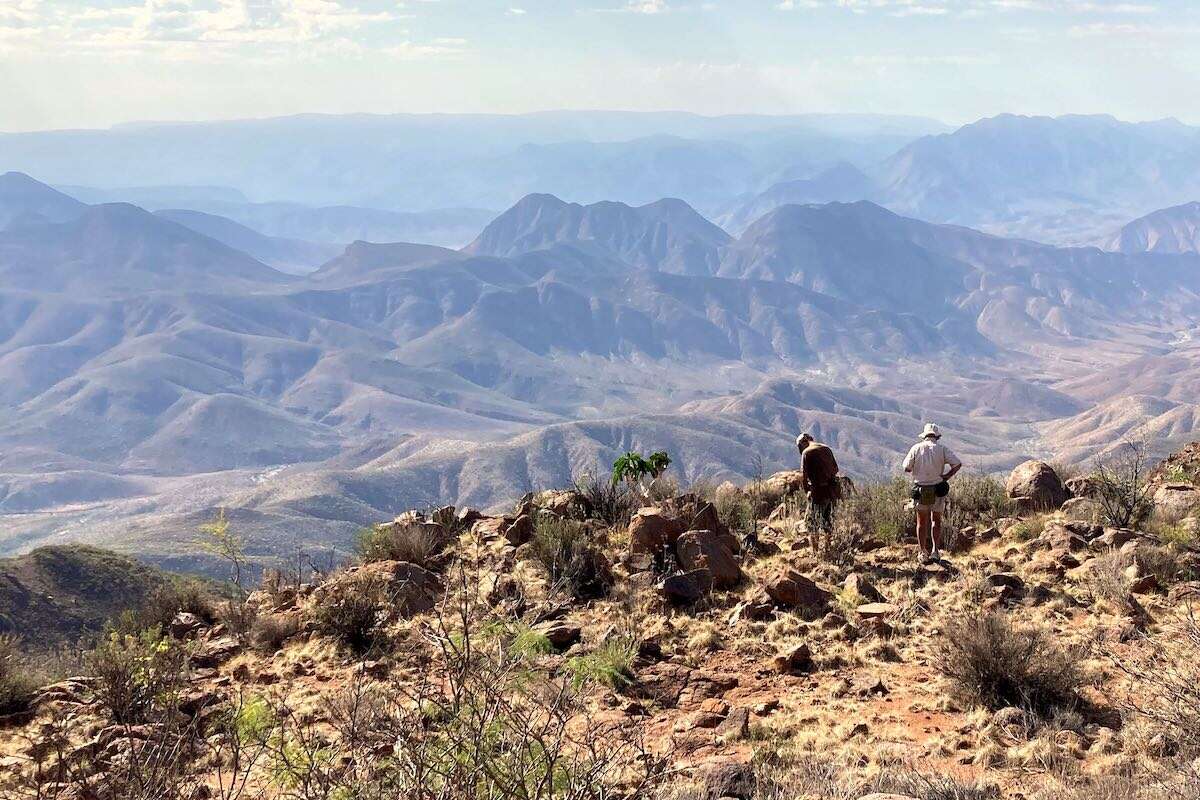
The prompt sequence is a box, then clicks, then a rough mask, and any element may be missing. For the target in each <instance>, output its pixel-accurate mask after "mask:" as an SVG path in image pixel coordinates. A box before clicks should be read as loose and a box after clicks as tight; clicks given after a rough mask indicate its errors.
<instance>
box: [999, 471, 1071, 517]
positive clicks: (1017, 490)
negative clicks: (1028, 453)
mask: <svg viewBox="0 0 1200 800" xmlns="http://www.w3.org/2000/svg"><path fill="white" fill-rule="evenodd" d="M1004 488H1005V490H1006V491H1007V492H1008V496H1009V497H1011V498H1012V499H1013V500H1015V501H1017V507H1018V508H1019V509H1021V511H1023V512H1027V513H1029V512H1037V511H1054V510H1056V509H1058V508H1060V507H1062V504H1063V503H1065V502H1067V500H1069V499H1070V498H1071V493H1070V492H1069V491H1068V490H1067V488H1066V487H1065V486H1063V483H1062V480H1061V479H1060V478H1059V477H1058V473H1057V472H1055V471H1054V468H1053V467H1051V466H1050V465H1049V464H1047V463H1046V462H1045V461H1036V460H1031V461H1026V462H1025V463H1023V464H1020V465H1018V466H1017V467H1016V468H1015V469H1014V470H1013V471H1012V473H1011V474H1010V475H1009V476H1008V481H1007V483H1005V485H1004Z"/></svg>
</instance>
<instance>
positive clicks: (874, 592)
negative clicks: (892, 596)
mask: <svg viewBox="0 0 1200 800" xmlns="http://www.w3.org/2000/svg"><path fill="white" fill-rule="evenodd" d="M842 589H843V590H844V591H845V592H846V594H848V595H851V596H857V597H861V598H862V599H863V600H865V601H867V602H868V603H883V602H886V601H887V598H886V597H884V596H883V593H882V592H880V591H879V590H878V589H876V588H875V585H874V584H873V583H871V581H870V580H869V579H868V578H866V577H864V576H862V575H860V574H858V573H857V572H851V573H850V574H849V575H847V576H846V580H845V581H843V582H842Z"/></svg>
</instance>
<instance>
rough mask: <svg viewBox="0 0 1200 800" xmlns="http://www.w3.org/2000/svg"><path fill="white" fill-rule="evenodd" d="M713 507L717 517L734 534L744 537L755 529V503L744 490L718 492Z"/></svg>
mask: <svg viewBox="0 0 1200 800" xmlns="http://www.w3.org/2000/svg"><path fill="white" fill-rule="evenodd" d="M713 507H714V508H715V509H716V511H717V517H718V518H719V519H720V520H721V522H722V523H723V524H724V525H725V527H727V528H729V530H730V531H732V532H733V533H734V535H737V536H739V537H740V538H744V537H746V536H750V535H752V534H753V533H754V531H755V527H756V525H755V523H756V522H757V520H756V519H755V513H754V503H753V502H751V500H750V498H749V497H747V496H746V495H745V494H743V493H742V492H717V495H716V501H715V502H714V503H713Z"/></svg>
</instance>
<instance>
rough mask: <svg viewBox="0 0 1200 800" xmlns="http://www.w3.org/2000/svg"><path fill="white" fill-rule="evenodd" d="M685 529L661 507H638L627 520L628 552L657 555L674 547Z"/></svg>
mask: <svg viewBox="0 0 1200 800" xmlns="http://www.w3.org/2000/svg"><path fill="white" fill-rule="evenodd" d="M686 530H687V528H685V527H684V525H683V523H682V522H680V521H679V519H678V518H677V517H675V516H673V515H670V514H668V513H666V512H665V511H664V510H663V509H661V508H642V509H639V510H638V512H637V513H636V514H634V515H633V519H631V520H630V522H629V552H630V554H637V553H649V554H651V555H659V554H661V553H662V552H663V550H664V549H666V548H667V547H674V546H675V542H676V541H677V540H678V539H679V537H680V536H682V535H683V533H684V531H686Z"/></svg>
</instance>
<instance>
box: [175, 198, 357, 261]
mask: <svg viewBox="0 0 1200 800" xmlns="http://www.w3.org/2000/svg"><path fill="white" fill-rule="evenodd" d="M154 215H155V216H156V217H162V218H163V219H169V220H171V221H172V222H177V223H179V224H180V225H182V226H184V227H185V228H190V229H191V230H193V231H195V232H196V233H202V234H204V235H205V236H207V237H209V238H210V239H215V240H217V241H218V242H220V243H221V244H224V245H228V246H229V247H232V248H233V249H234V250H240V251H241V252H243V253H245V254H246V255H248V256H252V257H253V258H256V259H258V260H259V261H261V262H262V263H264V264H266V265H268V266H271V267H274V268H276V269H279V270H282V271H283V272H291V273H296V274H304V273H308V272H312V271H313V270H314V269H316V268H317V267H319V266H321V265H322V264H324V263H325V262H326V261H328V260H329V259H331V258H333V257H334V256H335V255H337V254H338V252H339V251H340V248H339V247H338V246H337V245H336V244H328V243H324V242H306V241H302V240H300V239H283V238H280V237H277V236H265V235H263V234H261V233H259V232H258V231H256V230H253V229H251V228H247V227H246V226H245V225H242V224H240V223H237V222H234V221H233V220H231V219H226V218H225V217H220V216H217V215H215V214H205V213H203V212H201V211H189V210H187V209H164V210H162V211H155V212H154Z"/></svg>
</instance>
